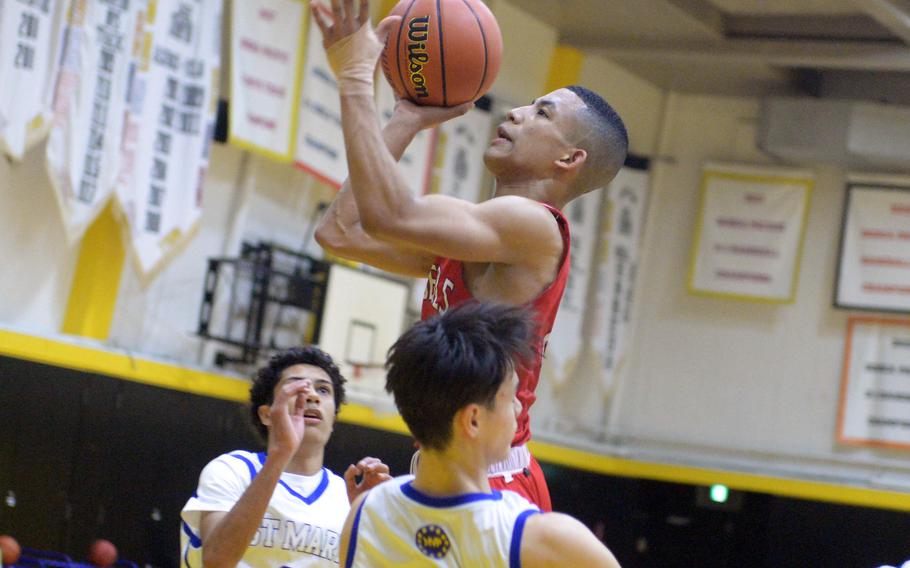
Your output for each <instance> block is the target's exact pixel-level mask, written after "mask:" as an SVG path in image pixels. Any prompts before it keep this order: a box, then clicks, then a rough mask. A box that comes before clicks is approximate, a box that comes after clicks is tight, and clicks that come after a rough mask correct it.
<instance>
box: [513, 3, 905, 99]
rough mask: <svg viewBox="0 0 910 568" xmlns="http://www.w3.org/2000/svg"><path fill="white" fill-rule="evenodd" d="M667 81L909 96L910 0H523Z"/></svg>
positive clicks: (684, 85) (644, 73)
mask: <svg viewBox="0 0 910 568" xmlns="http://www.w3.org/2000/svg"><path fill="white" fill-rule="evenodd" d="M519 5H520V6H521V7H522V9H524V10H525V11H527V12H528V13H530V14H533V15H534V16H535V17H537V18H538V19H540V20H542V21H544V22H546V23H548V24H550V25H552V26H554V27H555V28H556V29H557V30H559V34H560V42H562V43H565V44H568V45H572V46H575V47H579V48H583V49H584V50H586V51H589V52H594V53H600V54H602V55H604V56H606V57H608V58H610V59H612V60H613V61H616V62H617V63H619V64H620V65H622V66H623V67H625V68H626V69H628V70H630V71H632V72H633V73H635V74H637V75H639V76H640V77H642V78H644V79H646V80H648V81H650V82H652V83H654V84H656V85H658V86H660V87H662V88H665V89H672V90H676V91H681V92H687V93H711V94H722V95H752V96H756V95H771V94H803V95H811V96H818V97H825V98H839V99H844V98H846V99H862V100H876V101H887V102H894V103H903V104H910V0H521V2H520V3H519Z"/></svg>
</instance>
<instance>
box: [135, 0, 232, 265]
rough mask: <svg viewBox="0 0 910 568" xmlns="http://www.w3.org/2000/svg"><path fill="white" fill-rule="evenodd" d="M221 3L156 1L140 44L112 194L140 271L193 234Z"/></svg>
mask: <svg viewBox="0 0 910 568" xmlns="http://www.w3.org/2000/svg"><path fill="white" fill-rule="evenodd" d="M221 11H222V0H194V1H193V2H187V1H185V0H157V5H156V8H155V10H153V11H152V10H150V11H149V12H148V13H147V14H144V16H146V17H145V26H144V28H143V29H142V31H141V34H140V36H139V37H138V38H137V41H136V42H135V43H136V51H137V58H136V59H135V61H134V63H133V67H132V73H131V75H132V81H131V83H130V90H129V111H128V113H127V119H126V135H125V136H124V140H123V146H122V156H121V169H120V176H119V177H118V180H117V196H118V199H119V201H120V203H121V206H122V209H123V211H124V213H125V214H126V218H127V221H128V225H129V232H130V241H131V243H132V245H133V252H134V253H135V256H136V259H137V260H138V266H139V268H140V270H141V271H142V272H143V273H148V272H150V271H153V270H154V269H155V268H156V267H157V266H158V265H159V263H160V262H161V261H162V260H163V259H165V258H166V257H167V256H168V255H169V254H170V253H171V252H172V251H174V250H175V249H176V247H177V246H179V245H180V244H181V243H182V242H183V241H184V240H185V238H186V237H187V235H188V234H189V233H190V232H191V231H192V229H193V227H194V226H195V225H196V223H197V222H198V220H199V218H200V216H201V213H202V185H203V180H204V176H205V172H206V169H207V166H208V154H209V149H210V144H211V140H212V137H213V134H214V128H215V110H216V108H217V100H218V97H217V92H216V91H217V88H216V85H217V83H218V76H219V73H220V44H221V37H220V30H221V26H220V22H221Z"/></svg>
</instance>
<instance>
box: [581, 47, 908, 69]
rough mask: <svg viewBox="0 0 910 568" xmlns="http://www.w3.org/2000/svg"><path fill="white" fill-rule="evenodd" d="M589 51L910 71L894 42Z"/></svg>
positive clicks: (666, 58)
mask: <svg viewBox="0 0 910 568" xmlns="http://www.w3.org/2000/svg"><path fill="white" fill-rule="evenodd" d="M584 47H585V48H586V49H590V50H591V51H594V52H598V53H601V54H603V55H604V56H606V57H608V58H617V59H626V60H629V59H635V58H641V59H660V60H663V61H687V62H706V63H710V62H721V61H727V62H743V61H749V62H757V63H765V64H768V65H773V66H779V67H797V68H799V67H807V68H816V69H858V70H864V71H898V72H908V71H910V49H908V48H904V47H895V45H894V44H893V43H882V44H874V43H864V44H853V43H844V42H831V41H777V40H728V41H724V42H719V43H710V44H697V45H696V44H684V45H679V44H677V45H665V44H652V45H642V44H639V45H631V46H630V45H628V44H627V43H626V44H615V45H611V44H606V45H605V44H603V43H601V44H600V45H589V46H584Z"/></svg>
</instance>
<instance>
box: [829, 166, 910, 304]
mask: <svg viewBox="0 0 910 568" xmlns="http://www.w3.org/2000/svg"><path fill="white" fill-rule="evenodd" d="M900 181H902V182H903V183H902V184H900V185H898V183H899V182H900ZM895 182H897V183H895ZM844 209H845V212H844V226H843V227H842V229H841V247H840V260H839V263H838V270H837V292H836V294H835V304H836V305H837V306H840V307H843V308H851V309H867V310H868V309H871V310H878V311H896V312H910V183H908V180H907V179H903V180H882V183H875V182H857V183H851V184H850V185H849V186H848V188H847V200H846V203H845V205H844Z"/></svg>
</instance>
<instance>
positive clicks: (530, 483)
mask: <svg viewBox="0 0 910 568" xmlns="http://www.w3.org/2000/svg"><path fill="white" fill-rule="evenodd" d="M510 477H511V481H508V480H509V478H510ZM490 488H491V489H498V490H500V491H502V490H503V489H508V490H509V491H514V492H515V493H518V494H519V495H521V496H522V497H524V498H525V499H527V500H528V501H530V502H531V503H534V504H535V505H537V506H538V507H539V508H540V510H541V511H542V512H544V513H549V512H550V511H552V510H553V504H552V503H550V490H549V489H547V480H546V479H544V477H543V470H541V469H540V464H539V463H537V460H536V459H534V456H531V464H530V465H529V466H528V467H526V468H525V470H524V471H518V472H515V473H513V474H511V475H505V476H504V475H502V474H499V475H495V476H493V477H490Z"/></svg>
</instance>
